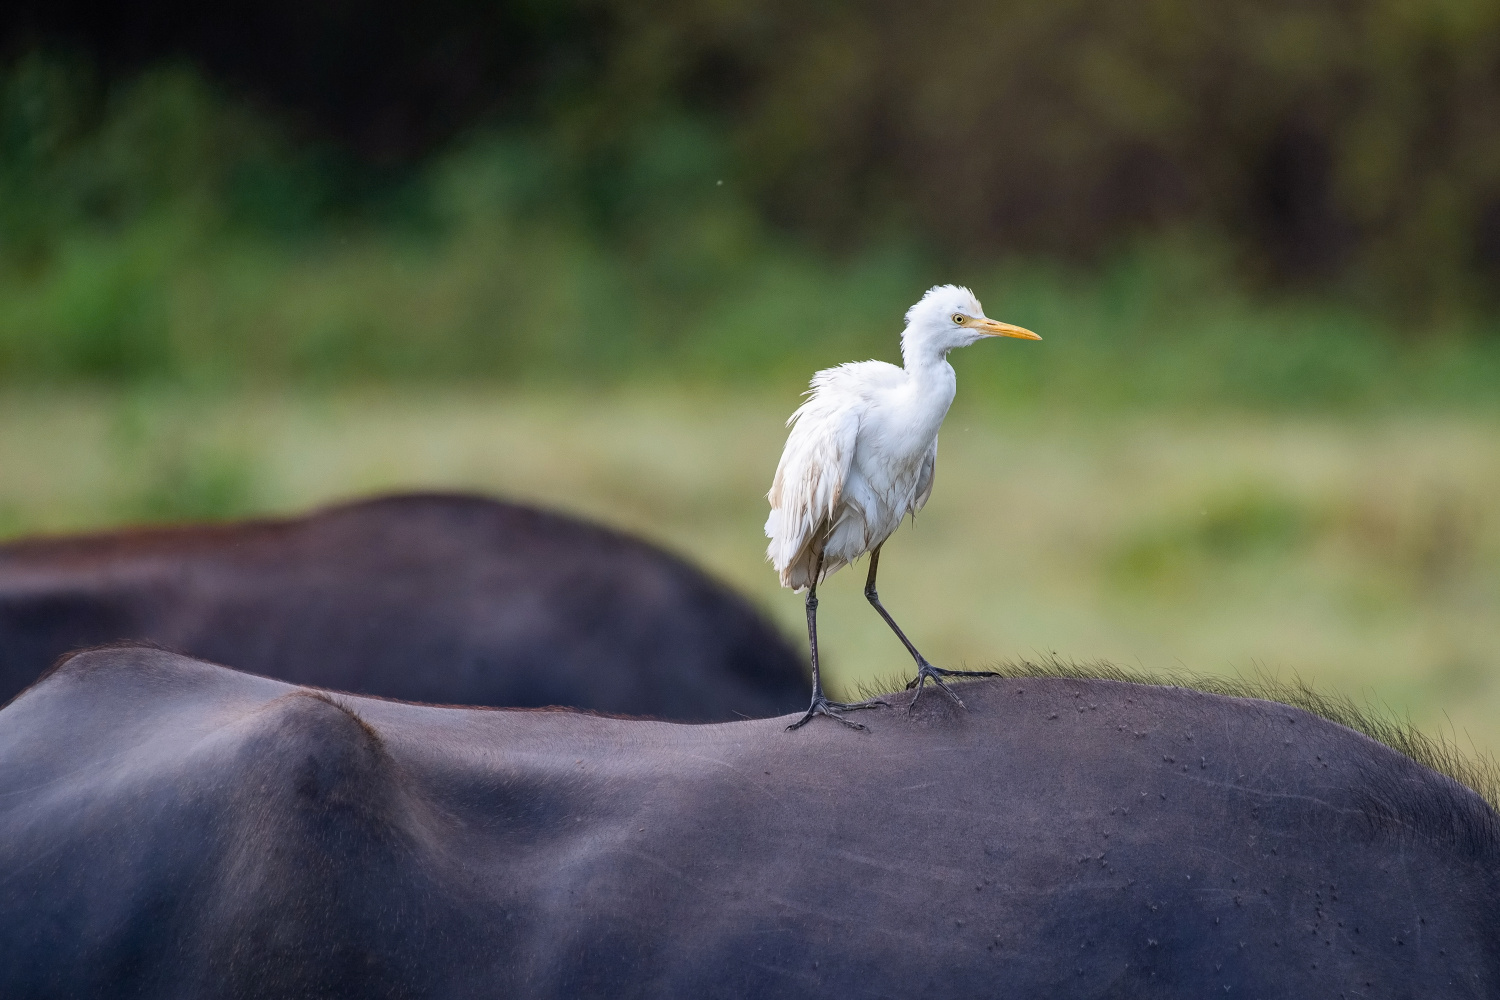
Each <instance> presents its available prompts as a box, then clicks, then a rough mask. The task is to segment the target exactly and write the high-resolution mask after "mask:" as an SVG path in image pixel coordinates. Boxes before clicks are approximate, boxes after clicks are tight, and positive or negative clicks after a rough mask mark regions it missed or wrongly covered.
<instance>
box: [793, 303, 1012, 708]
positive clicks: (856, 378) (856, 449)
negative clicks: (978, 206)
mask: <svg viewBox="0 0 1500 1000" xmlns="http://www.w3.org/2000/svg"><path fill="white" fill-rule="evenodd" d="M995 336H999V337H1019V338H1022V339H1027V340H1040V339H1041V338H1040V337H1038V336H1037V335H1036V334H1034V333H1032V332H1031V331H1029V330H1024V329H1022V328H1021V327H1018V326H1011V325H1010V324H1008V323H999V322H996V321H995V320H992V319H989V318H987V317H986V316H985V315H984V310H983V309H982V308H980V305H979V300H978V299H976V298H975V297H974V293H973V292H971V291H969V290H968V289H967V288H959V287H957V286H954V285H939V286H937V287H936V288H933V289H930V290H929V291H928V292H927V294H926V295H924V296H922V300H921V301H920V302H918V303H917V304H916V305H914V306H912V307H911V308H910V309H909V310H907V312H906V329H905V331H904V332H903V333H902V335H901V356H902V360H903V362H904V366H903V367H900V368H898V367H896V366H895V365H890V364H886V363H885V362H883V361H857V362H851V363H849V364H844V365H839V366H838V367H837V368H828V369H825V370H824V371H820V372H818V373H817V374H816V375H814V376H813V379H812V387H811V389H810V390H809V391H808V398H807V401H806V402H805V403H803V404H802V405H801V406H800V407H798V409H797V411H796V412H795V413H793V414H792V416H791V419H790V420H788V421H787V423H788V424H789V425H790V426H791V428H792V430H791V433H790V435H789V436H788V437H787V442H786V448H785V449H784V450H783V451H782V454H781V461H780V463H779V464H778V465H777V467H776V477H775V479H774V480H773V481H772V483H771V491H770V493H768V494H767V499H769V500H770V501H771V514H770V517H768V518H767V519H766V537H767V538H769V539H770V540H771V541H770V545H769V546H768V547H767V549H766V556H767V558H769V559H770V561H771V564H772V565H773V566H775V567H776V572H777V573H778V574H779V575H780V577H781V585H782V586H784V587H791V588H793V589H794V590H803V589H807V590H808V591H809V595H808V632H809V640H810V642H811V644H812V655H813V707H812V708H810V709H809V710H808V714H807V716H805V717H804V718H803V719H802V722H799V723H797V725H801V724H802V723H803V722H806V721H807V720H808V719H810V718H811V717H812V716H813V715H814V714H823V715H833V713H832V712H830V711H828V709H829V708H833V709H838V708H850V707H854V706H840V705H837V704H835V703H833V702H828V701H827V700H826V699H824V698H823V697H822V689H821V684H820V683H819V677H818V666H817V628H816V621H815V611H816V608H817V598H816V584H817V583H818V582H820V581H821V580H822V579H823V578H824V577H826V576H827V575H828V574H830V573H833V572H836V571H837V570H839V569H840V568H842V567H844V566H846V565H848V564H849V563H851V562H853V561H854V560H855V559H858V558H859V557H860V556H862V555H864V554H866V553H874V558H872V560H871V567H870V578H869V582H868V584H867V586H866V596H868V597H869V598H870V602H871V604H873V605H875V607H876V609H877V610H878V611H880V613H881V615H882V616H883V617H885V618H886V620H887V621H888V622H889V623H890V625H891V627H892V628H893V629H895V631H896V634H897V635H898V636H900V637H901V639H902V641H903V642H906V645H907V648H908V649H909V650H910V651H911V653H912V655H913V656H914V657H915V658H916V660H917V666H918V678H917V681H916V682H915V683H918V684H919V689H918V693H919V694H920V683H922V682H925V680H926V679H927V678H928V677H931V678H932V679H934V680H935V681H936V682H937V683H938V684H940V685H941V684H942V680H941V677H940V676H938V675H939V674H946V673H956V672H957V671H940V670H938V669H937V668H934V667H931V665H930V664H927V662H926V661H925V660H924V659H923V658H922V657H921V655H920V654H919V653H917V651H916V649H915V647H913V646H912V645H911V643H909V642H907V641H906V637H905V636H904V635H902V633H901V630H900V629H899V628H897V627H896V624H895V622H894V621H892V620H891V618H890V616H889V615H888V614H887V613H886V612H885V609H884V608H883V607H881V606H880V603H879V599H878V597H876V596H875V565H876V561H877V560H878V557H879V549H880V546H881V544H882V543H883V542H884V541H885V540H886V539H887V538H889V537H890V535H891V533H892V532H894V531H895V530H896V529H897V528H898V527H899V526H900V525H901V521H902V519H903V518H905V517H906V515H907V514H914V513H916V512H917V511H919V510H921V509H922V506H923V505H924V504H926V503H927V498H928V497H929V496H930V495H931V494H932V482H933V473H934V470H935V467H936V464H937V442H938V429H939V428H940V427H941V426H942V423H943V418H944V417H945V416H947V413H948V407H949V406H951V405H952V403H953V395H954V392H955V391H956V389H957V381H956V379H955V377H954V373H953V367H952V365H950V364H948V352H949V351H951V350H953V349H954V348H957V347H966V346H968V345H969V344H972V343H974V342H976V341H978V340H980V339H982V338H984V337H995ZM944 689H945V690H946V686H944ZM949 693H950V694H951V693H952V692H951V691H950V692H949ZM820 705H821V707H820ZM859 707H864V706H859ZM833 717H835V718H837V717H838V716H837V715H833ZM840 721H843V722H846V724H848V725H854V724H853V723H849V722H847V720H843V719H840Z"/></svg>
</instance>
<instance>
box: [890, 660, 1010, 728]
mask: <svg viewBox="0 0 1500 1000" xmlns="http://www.w3.org/2000/svg"><path fill="white" fill-rule="evenodd" d="M999 676H1000V673H999V671H996V670H947V669H944V668H943V667H934V666H933V665H932V664H930V663H928V662H927V661H926V660H918V661H917V676H915V677H913V678H912V679H911V680H910V681H909V682H908V683H907V685H906V690H908V691H910V690H911V689H912V688H916V689H917V693H916V694H914V695H912V696H911V704H909V705H907V706H906V712H907V714H908V715H910V714H911V712H912V710H913V709H915V708H916V707H917V699H918V698H920V697H922V689H923V688H925V687H926V686H927V682H928V681H932V683H934V684H936V685H937V686H938V687H940V688H942V690H943V693H944V694H946V695H947V696H948V697H949V698H952V699H953V704H955V705H957V706H958V707H959V708H963V707H964V702H963V699H962V698H960V697H959V696H958V695H956V694H954V693H953V689H952V688H951V687H949V686H948V685H947V684H946V683H944V681H943V678H944V677H999Z"/></svg>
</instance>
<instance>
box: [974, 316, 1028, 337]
mask: <svg viewBox="0 0 1500 1000" xmlns="http://www.w3.org/2000/svg"><path fill="white" fill-rule="evenodd" d="M964 326H967V327H970V328H971V329H974V330H977V331H978V332H980V333H982V334H984V335H985V336H986V337H1015V338H1017V339H1018V340H1041V339H1042V338H1041V337H1038V336H1037V335H1036V334H1034V333H1032V332H1031V331H1030V330H1027V329H1025V328H1024V327H1019V326H1012V325H1010V324H1009V323H1001V322H1000V321H999V320H993V319H987V318H980V319H971V320H969V321H968V322H967V323H965V324H964Z"/></svg>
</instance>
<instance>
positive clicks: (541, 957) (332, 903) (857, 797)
mask: <svg viewBox="0 0 1500 1000" xmlns="http://www.w3.org/2000/svg"><path fill="white" fill-rule="evenodd" d="M908 697H909V696H907V695H901V696H895V697H893V698H892V701H893V702H895V705H894V707H892V708H890V709H888V710H885V711H883V712H880V713H878V714H876V713H872V715H873V718H872V719H871V725H872V731H871V732H869V733H857V732H853V731H850V730H847V729H845V728H844V727H842V726H839V725H836V724H833V723H831V722H829V721H828V720H814V722H813V723H812V724H811V725H809V726H808V727H807V728H806V729H803V730H801V731H798V732H795V733H788V732H786V731H785V728H784V727H785V725H786V723H787V721H788V719H787V718H783V719H772V720H758V721H746V722H733V723H727V724H723V725H710V726H676V725H671V724H669V723H662V722H653V721H641V720H622V719H612V718H603V717H598V716H592V715H587V714H581V713H574V712H567V711H516V710H476V709H458V708H436V707H428V706H418V705H409V704H402V703H398V702H387V701H380V700H375V699H363V698H358V697H350V696H342V695H328V694H324V693H321V692H314V691H309V690H306V689H299V688H296V687H293V686H290V685H287V684H283V683H280V682H278V681H273V680H267V679H265V678H261V677H256V676H251V675H247V674H241V673H237V672H235V671H231V670H227V669H224V668H221V667H215V666H211V665H208V664H205V663H201V662H196V661H193V660H190V659H187V658H184V657H180V656H176V655H173V654H170V653H166V652H162V651H159V650H153V649H113V650H97V651H92V652H87V653H83V654H80V655H78V656H76V657H74V658H72V659H70V660H68V661H66V662H65V663H64V664H63V665H62V666H61V667H60V668H59V669H57V670H56V671H54V672H53V673H51V674H50V675H49V676H48V677H47V678H46V679H45V680H43V681H42V682H41V683H39V684H38V685H36V686H35V687H34V688H32V689H31V690H29V691H28V692H26V693H25V694H23V695H22V696H21V697H20V698H18V699H16V700H15V701H14V702H13V703H11V705H10V706H9V707H7V708H6V709H5V710H4V711H0V996H4V997H6V998H8V1000H31V998H42V997H49V998H51V997H58V998H62V997H67V998H74V997H91V998H114V997H153V998H163V1000H169V998H196V997H215V998H218V997H245V998H257V1000H274V998H283V997H285V998H292V997H298V998H300V997H323V998H343V997H347V998H359V1000H369V998H376V997H433V998H447V997H452V998H469V997H528V998H553V997H556V998H578V997H627V998H631V997H639V998H652V1000H665V998H692V1000H698V998H703V997H833V996H837V997H903V998H904V997H934V998H947V997H953V998H959V997H962V998H972V997H1018V998H1019V997H1024V998H1028V1000H1031V998H1050V997H1110V998H1122V997H1139V998H1152V1000H1160V998H1193V1000H1203V998H1207V997H1219V996H1225V997H1231V998H1233V997H1250V998H1261V1000H1270V998H1283V1000H1312V998H1318V1000H1322V998H1336V997H1341V996H1342V997H1365V998H1369V997H1389V998H1396V997H1422V998H1448V997H1495V996H1497V995H1500V934H1497V933H1496V929H1497V928H1500V840H1497V817H1496V815H1495V813H1494V812H1493V811H1492V810H1491V809H1490V808H1489V806H1487V805H1486V804H1485V803H1484V802H1483V801H1482V800H1481V799H1480V798H1479V797H1478V796H1477V795H1475V794H1474V793H1473V792H1471V791H1470V790H1468V789H1467V788H1464V787H1462V786H1461V785H1459V784H1457V783H1455V782H1454V781H1452V780H1450V779H1448V778H1446V777H1443V776H1441V775H1439V774H1436V773H1434V772H1432V771H1430V770H1427V769H1426V768H1424V767H1422V766H1420V765H1418V764H1416V763H1414V762H1412V761H1411V760H1410V759H1408V758H1406V757H1403V756H1402V755H1400V754H1398V753H1396V752H1395V751H1392V750H1390V749H1388V748H1387V747H1385V746H1383V745H1381V744H1378V743H1376V742H1374V741H1373V740H1370V739H1368V738H1367V737H1365V736H1363V735H1361V734H1358V733H1355V732H1353V731H1351V730H1348V729H1345V728H1343V727H1341V726H1338V725H1335V724H1333V723H1330V722H1326V721H1324V720H1322V719H1319V718H1317V717H1314V716H1311V715H1308V714H1307V713H1304V712H1302V711H1299V710H1297V709H1292V708H1286V707H1284V706H1281V705H1277V704H1273V703H1268V702H1260V701H1251V700H1243V699H1235V698H1226V697H1220V696H1214V695H1206V694H1200V693H1195V692H1192V691H1188V690H1183V689H1177V688H1154V687H1144V686H1139V685H1130V684H1122V683H1118V682H1107V681H1074V680H1035V679H1033V680H1025V681H999V680H996V681H985V682H981V683H975V684H972V685H969V686H966V687H965V688H964V698H965V700H966V702H967V703H968V711H967V712H965V711H961V710H959V709H956V708H954V707H953V706H952V705H951V704H950V703H948V702H947V701H946V700H945V699H943V698H941V697H931V698H924V700H923V702H922V704H921V706H920V707H919V709H918V711H917V713H916V714H915V715H914V716H911V717H908V715H907V713H906V709H905V707H904V705H905V702H906V700H907V698H908Z"/></svg>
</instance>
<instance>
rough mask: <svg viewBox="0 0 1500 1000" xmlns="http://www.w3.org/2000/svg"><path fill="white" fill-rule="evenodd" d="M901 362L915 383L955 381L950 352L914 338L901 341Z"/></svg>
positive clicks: (904, 338)
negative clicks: (949, 359) (949, 358)
mask: <svg viewBox="0 0 1500 1000" xmlns="http://www.w3.org/2000/svg"><path fill="white" fill-rule="evenodd" d="M901 361H902V365H903V367H904V368H905V369H906V374H907V375H909V376H911V378H912V379H913V380H914V381H920V382H926V381H929V380H937V381H944V382H952V381H953V366H952V365H950V364H949V363H948V352H947V351H946V350H943V349H941V348H938V347H935V346H933V345H932V344H928V343H923V342H922V341H919V340H916V339H914V338H908V337H903V338H902V339H901Z"/></svg>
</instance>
